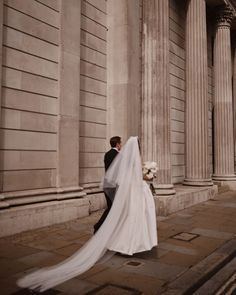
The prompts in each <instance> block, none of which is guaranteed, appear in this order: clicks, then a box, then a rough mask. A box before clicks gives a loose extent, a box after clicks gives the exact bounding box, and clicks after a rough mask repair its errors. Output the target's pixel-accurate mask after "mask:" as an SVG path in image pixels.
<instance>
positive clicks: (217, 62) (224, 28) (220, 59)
mask: <svg viewBox="0 0 236 295" xmlns="http://www.w3.org/2000/svg"><path fill="white" fill-rule="evenodd" d="M232 18H233V14H232V11H231V9H230V8H229V7H227V6H225V7H223V8H220V9H219V11H218V15H217V25H216V35H215V42H214V87H215V88H214V89H215V92H214V174H213V179H214V180H220V181H229V180H236V177H235V175H234V140H233V101H232V61H231V44H230V25H231V21H232Z"/></svg>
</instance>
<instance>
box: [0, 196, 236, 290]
mask: <svg viewBox="0 0 236 295" xmlns="http://www.w3.org/2000/svg"><path fill="white" fill-rule="evenodd" d="M100 214H101V212H97V213H94V214H92V215H91V216H89V217H86V218H83V219H79V220H76V221H72V222H67V223H63V224H60V225H55V226H50V227H46V228H42V229H39V230H33V231H28V232H25V233H22V234H17V235H14V236H11V237H6V238H2V239H0V294H1V295H7V294H17V295H23V294H25V295H26V294H34V293H30V292H29V291H27V290H22V289H19V288H18V287H17V286H16V284H15V282H16V279H17V278H18V277H21V276H22V275H23V274H25V273H27V272H31V271H33V270H35V269H37V268H39V267H42V266H46V265H51V264H55V263H58V262H60V261H62V260H64V259H65V257H68V256H69V255H71V254H72V253H74V252H75V251H76V250H78V249H79V248H80V247H81V246H82V245H83V244H84V243H85V242H86V241H87V240H88V239H89V238H90V237H91V235H92V228H93V224H94V223H95V222H96V220H97V219H98V218H99V216H100ZM158 237H159V245H158V247H156V248H154V249H153V250H151V251H149V252H145V253H141V254H136V255H134V256H132V257H128V256H127V257H124V256H121V255H114V256H113V257H112V258H111V259H110V260H109V261H107V262H105V263H103V264H100V265H97V266H94V267H93V268H92V269H90V270H89V271H88V272H86V273H84V274H83V275H81V276H79V277H76V278H74V279H71V280H69V281H67V282H65V283H63V284H61V285H59V286H56V287H54V288H53V289H52V290H48V291H47V292H44V293H42V294H68V295H72V294H78V295H82V294H88V295H92V294H96V295H111V294H112V295H135V294H136V295H138V294H145V295H157V294H165V295H167V294H168V295H177V294H194V292H195V291H196V290H197V289H199V290H198V291H196V294H214V293H212V292H213V291H211V287H207V284H208V285H209V284H210V283H213V285H215V286H216V285H217V284H215V282H216V281H217V282H218V287H217V288H218V290H219V288H220V287H221V288H223V287H222V286H223V285H224V284H226V285H227V283H226V282H227V280H228V279H229V278H231V280H232V278H234V277H235V272H236V269H235V268H234V266H235V265H236V264H234V261H235V259H234V258H235V254H236V253H235V251H236V239H235V238H236V192H225V193H223V194H220V195H218V196H217V198H216V199H215V200H211V201H208V202H205V203H202V204H199V205H196V206H193V207H191V208H188V209H185V210H183V211H180V212H178V213H176V214H172V215H170V216H168V217H164V218H163V217H158ZM228 263H230V264H228ZM224 267H225V269H226V271H225V272H224V280H223V281H222V282H221V281H220V279H219V277H222V276H220V273H219V274H218V277H217V273H218V272H220V271H222V268H224ZM214 277H215V278H216V281H214ZM229 282H230V281H229ZM210 285H211V284H210ZM231 289H232V290H233V288H232V284H231ZM201 290H203V291H202V292H201ZM206 290H207V291H206ZM212 290H213V289H212ZM197 292H198V293H197ZM219 292H220V291H219ZM232 292H233V291H232ZM232 292H231V293H228V294H233V293H232ZM219 294H221V293H219ZM222 294H223V293H222ZM224 294H226V293H224Z"/></svg>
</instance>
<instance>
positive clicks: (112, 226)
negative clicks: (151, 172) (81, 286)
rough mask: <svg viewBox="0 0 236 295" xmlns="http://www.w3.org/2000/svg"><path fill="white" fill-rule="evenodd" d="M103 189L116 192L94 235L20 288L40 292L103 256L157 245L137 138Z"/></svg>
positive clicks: (114, 165)
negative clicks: (105, 215)
mask: <svg viewBox="0 0 236 295" xmlns="http://www.w3.org/2000/svg"><path fill="white" fill-rule="evenodd" d="M103 188H104V190H106V189H109V188H113V189H116V194H115V198H114V202H113V205H112V207H111V210H110V212H109V214H108V216H107V218H106V219H105V221H104V223H103V225H102V226H101V227H100V229H99V230H98V231H97V232H96V234H95V235H94V236H93V237H92V238H91V239H90V240H89V241H88V242H87V243H86V244H85V245H84V246H83V247H82V248H80V249H79V250H78V251H77V252H76V253H74V254H73V255H72V256H71V257H69V258H67V259H66V260H64V261H62V262H61V263H59V264H57V265H55V266H51V267H47V268H42V269H40V270H37V271H35V272H33V273H31V274H28V275H26V276H25V277H23V278H21V279H19V280H18V282H17V284H18V285H19V286H20V287H23V288H30V289H37V290H38V291H41V292H42V291H45V290H47V289H49V288H52V287H54V286H55V285H58V284H60V283H62V282H64V281H66V280H69V279H71V278H73V277H75V276H78V275H80V274H82V273H84V272H85V271H87V270H88V269H90V268H91V267H92V266H93V265H95V264H96V263H97V262H98V261H99V260H100V261H101V259H102V258H103V257H104V254H105V253H108V256H109V253H111V251H119V252H121V253H124V254H128V255H132V254H133V253H136V252H140V251H145V250H150V249H151V248H152V247H153V246H155V245H157V235H156V216H155V205H154V201H153V198H152V195H151V193H150V191H149V189H148V188H147V187H146V186H145V187H144V186H143V180H142V168H141V159H140V152H139V146H138V140H137V137H130V138H129V140H128V141H127V143H126V144H125V146H124V147H123V149H122V151H121V152H120V153H119V154H118V155H117V156H116V158H115V160H114V161H113V163H112V164H111V166H110V167H109V169H108V171H107V173H106V174H105V177H104V181H103ZM147 207H148V208H149V209H148V210H147ZM108 251H109V252H108Z"/></svg>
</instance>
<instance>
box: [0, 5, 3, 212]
mask: <svg viewBox="0 0 236 295" xmlns="http://www.w3.org/2000/svg"><path fill="white" fill-rule="evenodd" d="M2 39H3V1H0V69H1V70H0V107H1V106H2ZM0 121H1V112H0ZM0 140H2V139H1V138H0ZM0 169H1V170H2V163H0ZM2 186H3V184H2V172H0V192H2V191H3V188H2ZM0 207H1V205H0Z"/></svg>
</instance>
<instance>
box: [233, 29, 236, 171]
mask: <svg viewBox="0 0 236 295" xmlns="http://www.w3.org/2000/svg"><path fill="white" fill-rule="evenodd" d="M232 40H236V31H234V32H233V38H232ZM233 105H234V114H233V121H234V171H236V41H234V43H233Z"/></svg>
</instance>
